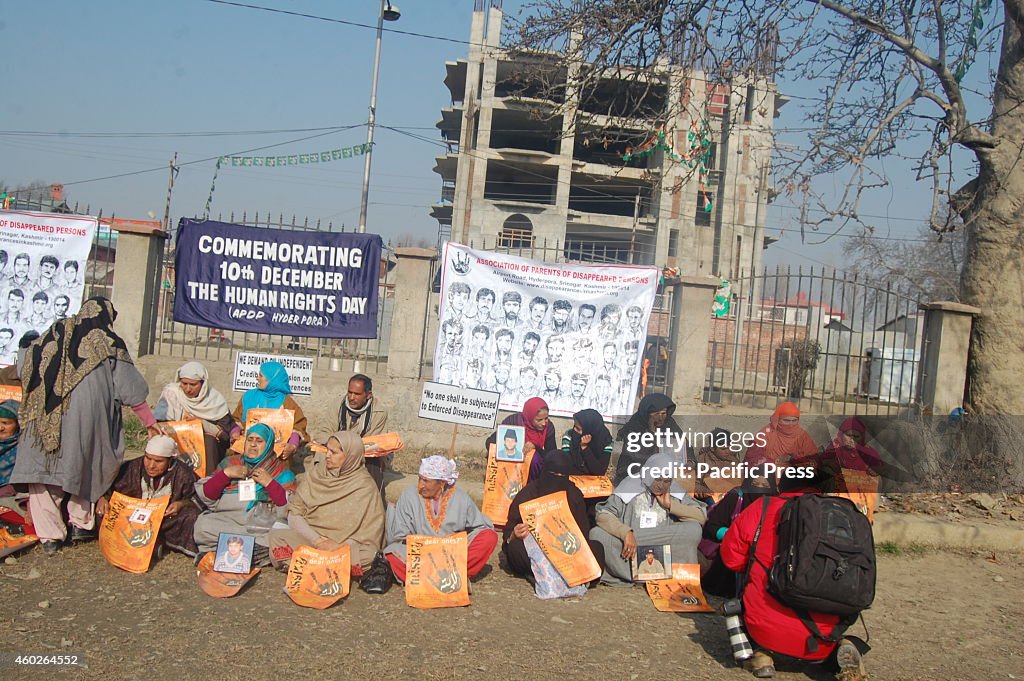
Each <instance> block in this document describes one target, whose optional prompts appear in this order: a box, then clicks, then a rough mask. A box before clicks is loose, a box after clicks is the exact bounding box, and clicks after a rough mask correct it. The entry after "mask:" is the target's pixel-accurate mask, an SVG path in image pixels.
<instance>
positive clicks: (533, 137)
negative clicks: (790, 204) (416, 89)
mask: <svg viewBox="0 0 1024 681" xmlns="http://www.w3.org/2000/svg"><path fill="white" fill-rule="evenodd" d="M502 16H503V14H502V10H501V2H500V0H489V2H488V0H476V6H475V8H474V11H473V20H472V28H471V32H470V47H469V54H468V55H467V57H466V58H465V59H459V60H458V61H452V62H447V64H446V69H447V74H446V77H445V80H444V83H445V85H446V86H447V87H448V89H449V91H450V92H451V101H452V103H451V106H450V107H448V108H445V109H444V110H443V111H442V115H441V120H440V122H439V123H438V124H437V126H438V128H440V130H441V135H442V138H443V139H444V140H445V142H446V143H447V145H448V150H447V153H446V154H445V155H443V156H440V157H438V158H437V165H436V166H435V168H434V170H435V172H437V173H438V174H440V175H441V178H442V189H441V199H440V201H439V202H437V203H435V204H434V205H433V206H432V215H433V217H435V218H436V219H437V220H438V223H439V226H440V227H439V230H438V241H439V243H442V242H444V241H446V240H449V239H451V240H453V241H456V242H459V243H464V244H472V245H474V246H475V247H477V248H484V249H490V248H495V247H498V248H502V247H504V248H513V249H515V248H529V247H531V246H540V245H541V243H543V244H545V248H546V249H550V247H551V245H552V244H558V248H559V249H560V250H561V251H562V252H563V255H564V258H565V259H567V260H572V261H583V262H602V261H605V262H622V263H632V264H644V265H657V266H675V267H678V268H679V269H680V273H681V274H682V275H683V276H687V275H721V276H724V277H728V278H736V277H739V276H749V274H750V273H751V272H752V271H758V270H759V269H760V267H761V260H762V253H763V249H764V248H765V247H766V245H767V243H769V241H771V239H770V238H769V237H768V236H766V234H765V217H766V212H767V211H766V207H767V204H768V201H769V198H770V196H771V194H772V193H773V190H772V187H771V186H770V180H769V178H770V174H771V165H770V159H771V150H772V142H773V136H772V135H773V122H774V119H775V116H776V113H777V111H778V108H779V107H780V106H781V104H782V103H783V102H784V98H782V97H781V96H780V95H778V94H777V93H776V91H775V85H774V83H773V82H772V80H771V78H772V72H773V70H774V61H775V59H774V54H775V45H776V44H777V38H774V37H772V38H769V39H766V40H765V43H764V44H763V45H761V46H759V48H758V50H757V53H758V57H757V58H756V59H755V60H754V63H753V64H751V65H749V66H748V67H746V68H745V69H744V70H743V72H742V73H731V74H728V75H727V76H723V77H721V78H717V79H715V78H709V77H708V76H707V75H706V74H705V73H704V72H703V71H702V70H701V69H700V68H698V67H697V66H696V65H695V64H693V63H690V62H693V61H695V60H691V59H687V58H686V55H685V52H686V50H685V46H683V45H679V46H678V49H676V50H674V52H673V57H672V59H671V60H666V61H665V63H664V64H662V65H660V66H659V67H658V68H657V69H656V70H655V71H654V72H653V74H644V75H643V76H642V77H641V76H638V74H636V73H632V74H631V73H629V72H627V71H621V72H619V73H617V74H615V75H614V76H608V77H604V76H603V75H602V77H601V80H600V82H599V85H598V86H597V87H596V88H592V89H589V92H588V95H587V96H586V98H585V99H583V100H582V101H581V100H580V98H579V97H578V96H577V99H576V100H572V99H568V101H567V99H566V98H571V97H572V96H573V95H572V93H573V92H577V90H575V89H574V88H573V87H572V84H573V82H574V79H575V78H577V77H578V74H580V73H582V72H584V71H585V70H586V69H587V68H588V66H587V64H583V63H575V64H574V63H568V64H567V63H566V62H565V60H564V58H562V57H561V56H560V55H543V54H531V55H529V56H527V57H522V56H514V55H512V54H510V53H508V52H507V51H505V50H503V49H501V47H500V35H501V26H502ZM570 39H571V38H570ZM552 84H553V85H554V86H555V87H551V86H552ZM552 93H556V94H552ZM659 131H661V132H662V133H663V136H662V137H659V136H658V133H659Z"/></svg>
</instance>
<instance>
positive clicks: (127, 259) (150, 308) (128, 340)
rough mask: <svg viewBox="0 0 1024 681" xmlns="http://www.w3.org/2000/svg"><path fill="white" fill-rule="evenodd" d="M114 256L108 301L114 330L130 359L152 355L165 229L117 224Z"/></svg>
mask: <svg viewBox="0 0 1024 681" xmlns="http://www.w3.org/2000/svg"><path fill="white" fill-rule="evenodd" d="M113 226H114V229H115V230H116V231H117V253H116V255H115V256H114V289H113V292H112V293H111V296H110V302H112V303H113V304H114V308H115V309H116V310H117V320H116V321H115V322H114V330H115V331H116V332H117V334H118V335H119V336H121V338H123V339H124V342H125V345H127V346H128V352H129V353H130V354H131V356H132V357H133V358H136V357H141V356H143V355H148V354H152V352H153V341H154V340H155V339H156V321H157V320H156V312H157V296H158V295H160V269H161V267H162V266H163V256H164V243H165V241H166V239H167V232H165V231H163V230H162V229H160V227H150V226H147V225H132V224H124V225H120V224H118V223H117V221H115V222H114V225H113Z"/></svg>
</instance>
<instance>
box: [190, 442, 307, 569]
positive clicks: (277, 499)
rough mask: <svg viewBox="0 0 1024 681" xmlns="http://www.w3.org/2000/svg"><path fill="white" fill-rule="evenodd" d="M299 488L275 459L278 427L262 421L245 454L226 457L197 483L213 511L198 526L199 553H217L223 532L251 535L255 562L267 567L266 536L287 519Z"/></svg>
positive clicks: (280, 461)
mask: <svg viewBox="0 0 1024 681" xmlns="http://www.w3.org/2000/svg"><path fill="white" fill-rule="evenodd" d="M294 489H295V475H294V474H293V473H292V471H291V469H290V468H289V467H288V463H287V462H286V461H284V460H282V459H279V458H277V457H276V456H274V431H273V429H272V428H271V427H270V426H268V425H266V424H265V423H257V424H256V425H254V426H253V427H252V428H250V429H249V431H248V432H247V433H246V435H245V449H244V450H243V453H242V455H241V456H229V457H227V458H226V459H224V460H223V461H221V462H220V468H219V469H218V470H217V472H216V473H214V474H213V475H211V476H210V477H207V478H203V479H202V480H200V481H199V482H197V483H196V492H197V493H198V495H199V500H200V501H202V502H203V504H204V505H205V506H206V508H207V509H208V510H207V511H205V512H204V513H203V514H202V515H200V516H199V518H198V519H197V520H196V524H195V539H196V545H197V546H198V547H199V555H202V554H204V553H207V552H208V551H214V550H216V548H217V538H218V536H219V535H220V533H221V532H228V533H230V534H250V535H253V536H255V537H256V549H255V552H254V555H253V563H254V564H255V565H267V564H268V563H269V562H270V556H269V553H270V551H269V546H270V544H269V543H268V541H267V534H268V533H269V532H270V528H271V526H272V525H273V524H274V522H276V521H279V520H280V521H283V520H284V519H285V518H286V517H287V512H286V510H285V508H286V506H287V504H288V493H289V492H291V491H292V490H294ZM243 497H244V498H243Z"/></svg>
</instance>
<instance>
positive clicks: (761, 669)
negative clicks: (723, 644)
mask: <svg viewBox="0 0 1024 681" xmlns="http://www.w3.org/2000/svg"><path fill="white" fill-rule="evenodd" d="M743 668H744V669H746V670H747V671H748V672H750V673H751V674H753V675H754V677H755V678H758V679H770V678H772V677H773V676H775V661H774V660H773V659H772V658H771V656H770V655H768V653H765V652H763V651H760V650H759V651H757V652H756V653H754V655H753V656H752V657H750V658H749V659H747V660H745V661H744V662H743Z"/></svg>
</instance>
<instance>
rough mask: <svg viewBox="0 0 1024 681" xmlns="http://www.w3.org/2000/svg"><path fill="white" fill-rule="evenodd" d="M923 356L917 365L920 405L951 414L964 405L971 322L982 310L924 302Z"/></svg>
mask: <svg viewBox="0 0 1024 681" xmlns="http://www.w3.org/2000/svg"><path fill="white" fill-rule="evenodd" d="M920 307H921V309H922V310H924V345H923V346H922V347H923V348H924V357H923V359H922V360H921V364H920V366H919V367H918V369H919V372H920V373H919V376H920V378H919V379H918V385H919V386H920V392H919V393H918V395H919V396H920V399H921V407H922V409H923V410H924V413H926V414H949V412H951V411H953V409H955V408H957V407H960V406H963V403H964V388H965V387H966V385H967V355H968V352H969V350H970V347H971V324H972V323H973V321H974V317H975V315H978V314H980V313H981V310H980V309H978V308H976V307H973V306H971V305H963V304H961V303H952V302H946V301H941V302H935V303H924V304H922V305H921V306H920Z"/></svg>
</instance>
